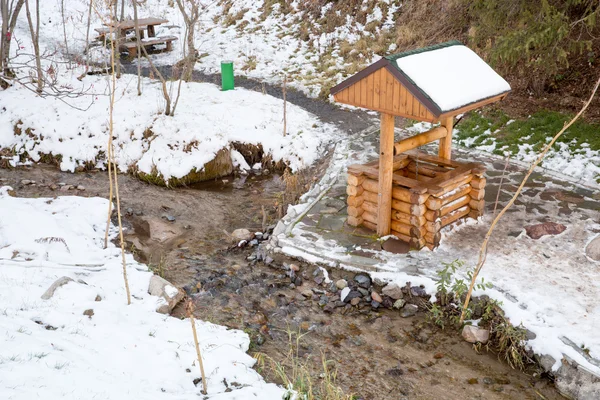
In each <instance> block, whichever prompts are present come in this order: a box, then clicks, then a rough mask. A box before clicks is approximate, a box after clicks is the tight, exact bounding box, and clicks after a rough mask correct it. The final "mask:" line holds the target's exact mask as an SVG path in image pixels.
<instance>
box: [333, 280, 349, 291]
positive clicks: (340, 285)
mask: <svg viewBox="0 0 600 400" xmlns="http://www.w3.org/2000/svg"><path fill="white" fill-rule="evenodd" d="M335 286H336V287H337V288H338V289H340V290H342V289H344V288H346V287H348V282H346V280H345V279H340V280H338V281H337V282H336V283H335Z"/></svg>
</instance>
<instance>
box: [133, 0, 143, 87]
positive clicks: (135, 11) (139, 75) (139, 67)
mask: <svg viewBox="0 0 600 400" xmlns="http://www.w3.org/2000/svg"><path fill="white" fill-rule="evenodd" d="M131 2H132V3H133V21H134V22H135V40H136V42H137V92H138V96H141V95H142V63H141V61H142V49H141V48H140V46H141V40H142V39H141V37H140V24H139V22H138V9H137V6H138V4H137V0H131Z"/></svg>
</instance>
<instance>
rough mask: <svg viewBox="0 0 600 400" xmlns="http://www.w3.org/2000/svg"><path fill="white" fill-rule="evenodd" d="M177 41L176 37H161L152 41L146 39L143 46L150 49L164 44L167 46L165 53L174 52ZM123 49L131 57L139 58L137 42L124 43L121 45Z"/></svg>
mask: <svg viewBox="0 0 600 400" xmlns="http://www.w3.org/2000/svg"><path fill="white" fill-rule="evenodd" d="M175 40H177V37H176V36H159V37H154V38H151V39H144V40H142V43H141V45H142V46H144V47H149V46H155V45H160V44H164V45H166V46H167V48H166V49H165V51H171V50H173V42H174V41H175ZM121 48H123V49H125V50H126V51H127V52H128V53H129V56H130V57H136V56H137V48H138V44H137V42H135V41H133V42H126V43H123V44H122V45H121Z"/></svg>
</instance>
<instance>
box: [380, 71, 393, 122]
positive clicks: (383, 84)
mask: <svg viewBox="0 0 600 400" xmlns="http://www.w3.org/2000/svg"><path fill="white" fill-rule="evenodd" d="M380 71H381V75H380V76H379V110H380V112H386V111H385V110H387V76H388V75H389V74H390V73H389V72H388V71H387V70H386V69H381V70H380Z"/></svg>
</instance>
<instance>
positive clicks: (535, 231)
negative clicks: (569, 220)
mask: <svg viewBox="0 0 600 400" xmlns="http://www.w3.org/2000/svg"><path fill="white" fill-rule="evenodd" d="M565 229H567V227H566V226H564V225H563V224H557V223H556V222H544V223H541V224H536V225H529V226H526V227H525V232H527V236H529V237H530V238H532V239H539V238H541V237H542V236H546V235H558V234H559V233H563V232H564V231H565Z"/></svg>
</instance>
